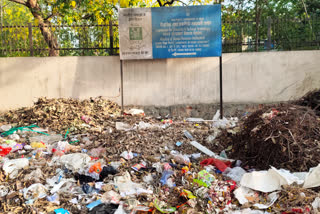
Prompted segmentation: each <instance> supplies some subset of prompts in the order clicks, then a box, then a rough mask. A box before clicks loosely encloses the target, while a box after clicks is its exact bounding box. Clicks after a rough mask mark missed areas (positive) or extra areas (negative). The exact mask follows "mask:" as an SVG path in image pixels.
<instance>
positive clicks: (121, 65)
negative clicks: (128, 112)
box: [120, 60, 124, 112]
mask: <svg viewBox="0 0 320 214" xmlns="http://www.w3.org/2000/svg"><path fill="white" fill-rule="evenodd" d="M122 63H123V61H122V60H120V76H121V86H120V87H121V111H122V112H123V110H124V108H123V64H122Z"/></svg>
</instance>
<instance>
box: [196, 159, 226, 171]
mask: <svg viewBox="0 0 320 214" xmlns="http://www.w3.org/2000/svg"><path fill="white" fill-rule="evenodd" d="M200 165H201V166H208V165H214V166H215V167H216V168H217V169H219V170H220V171H221V172H224V171H225V170H226V169H227V168H228V167H229V166H231V162H230V161H228V162H223V161H221V160H218V159H215V158H208V159H205V160H203V161H201V162H200Z"/></svg>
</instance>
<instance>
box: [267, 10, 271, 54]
mask: <svg viewBox="0 0 320 214" xmlns="http://www.w3.org/2000/svg"><path fill="white" fill-rule="evenodd" d="M267 35H268V46H267V49H268V50H271V17H270V16H269V17H268V33H267Z"/></svg>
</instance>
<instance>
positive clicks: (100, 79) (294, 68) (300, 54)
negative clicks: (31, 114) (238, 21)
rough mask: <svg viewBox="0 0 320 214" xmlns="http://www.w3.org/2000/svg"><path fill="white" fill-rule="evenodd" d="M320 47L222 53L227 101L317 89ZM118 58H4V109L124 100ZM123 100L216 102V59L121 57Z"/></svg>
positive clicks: (0, 66) (0, 85)
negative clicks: (60, 100) (43, 100)
mask: <svg viewBox="0 0 320 214" xmlns="http://www.w3.org/2000/svg"><path fill="white" fill-rule="evenodd" d="M319 59H320V51H293V52H263V53H234V54H224V55H223V82H224V87H223V90H224V101H225V102H228V103H270V102H279V101H288V100H290V99H295V98H298V97H300V96H302V95H304V94H305V93H306V92H308V91H310V90H313V89H317V88H320V60H319ZM119 68H120V64H119V58H118V57H57V58H0V98H1V102H0V110H5V109H9V108H16V107H21V106H30V105H32V103H33V101H35V100H36V99H37V98H38V97H41V96H47V97H74V98H88V97H90V96H92V97H95V96H103V97H105V98H109V99H113V100H115V101H117V102H120V97H119V88H120V71H119ZM124 101H125V105H156V106H169V105H178V104H199V103H217V102H219V61H218V58H192V59H166V60H139V61H136V60H133V61H125V62H124Z"/></svg>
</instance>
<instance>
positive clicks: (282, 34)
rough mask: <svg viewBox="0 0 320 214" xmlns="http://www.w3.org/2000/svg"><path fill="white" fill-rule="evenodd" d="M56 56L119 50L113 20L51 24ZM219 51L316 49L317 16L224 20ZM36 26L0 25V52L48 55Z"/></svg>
mask: <svg viewBox="0 0 320 214" xmlns="http://www.w3.org/2000/svg"><path fill="white" fill-rule="evenodd" d="M49 28H50V30H51V31H52V32H53V34H54V36H55V39H56V40H57V42H58V44H59V48H58V50H59V55H60V56H109V55H118V54H119V36H118V35H119V34H118V25H117V23H112V22H109V24H108V25H70V26H68V25H52V26H50V27H49ZM222 31H223V52H224V53H232V52H250V51H268V50H277V51H286V50H315V49H320V17H316V16H314V17H311V18H309V19H272V18H270V17H269V18H268V19H265V20H261V22H260V23H258V24H257V23H256V22H255V21H250V20H249V21H248V20H224V21H223V25H222ZM48 53H49V49H48V45H47V44H46V42H45V40H44V38H43V36H42V34H41V32H40V28H39V26H34V25H31V24H27V25H26V26H2V27H1V26H0V56H48Z"/></svg>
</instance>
